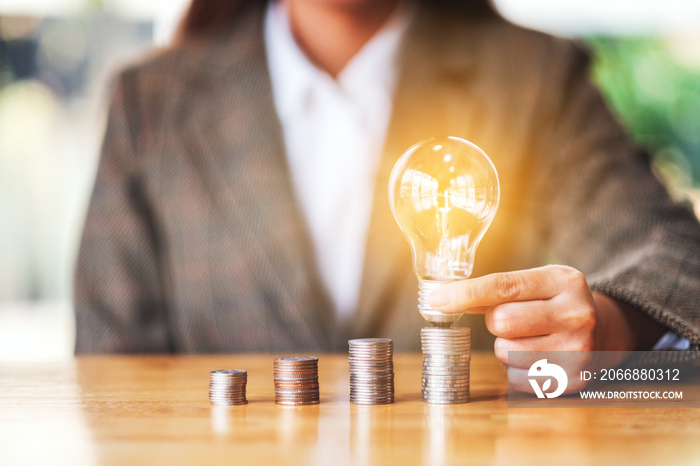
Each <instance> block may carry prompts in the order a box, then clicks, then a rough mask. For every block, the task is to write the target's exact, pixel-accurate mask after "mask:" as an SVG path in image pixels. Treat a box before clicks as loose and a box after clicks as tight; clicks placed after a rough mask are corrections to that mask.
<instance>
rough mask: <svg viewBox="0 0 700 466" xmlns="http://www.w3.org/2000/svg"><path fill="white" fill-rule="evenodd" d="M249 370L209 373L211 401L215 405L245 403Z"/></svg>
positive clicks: (246, 401)
mask: <svg viewBox="0 0 700 466" xmlns="http://www.w3.org/2000/svg"><path fill="white" fill-rule="evenodd" d="M247 382H248V372H246V371H239V370H226V371H211V372H210V373H209V401H210V402H211V403H212V404H215V405H223V406H228V405H244V404H246V403H248V400H246V397H245V387H246V383H247Z"/></svg>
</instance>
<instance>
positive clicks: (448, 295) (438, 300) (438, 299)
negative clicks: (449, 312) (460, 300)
mask: <svg viewBox="0 0 700 466" xmlns="http://www.w3.org/2000/svg"><path fill="white" fill-rule="evenodd" d="M428 302H429V303H430V306H431V307H444V306H447V305H448V304H450V303H451V302H452V290H449V289H447V290H446V289H444V288H438V289H437V290H435V291H433V292H432V293H430V296H429V297H428Z"/></svg>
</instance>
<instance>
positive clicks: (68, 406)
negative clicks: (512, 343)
mask: <svg viewBox="0 0 700 466" xmlns="http://www.w3.org/2000/svg"><path fill="white" fill-rule="evenodd" d="M317 356H319V358H320V361H319V380H320V386H321V404H320V405H316V406H306V407H281V406H277V405H275V404H274V389H273V382H272V360H273V358H274V356H272V355H254V356H242V355H236V356H225V357H223V356H216V357H201V356H175V357H168V356H164V357H118V356H104V357H79V358H76V359H75V360H72V361H69V362H62V363H52V364H3V365H0V464H1V465H19V464H32V465H34V464H37V465H43V464H46V465H56V464H67V465H81V464H119V465H140V464H164V465H165V464H167V465H206V464H235V465H242V464H270V465H279V464H300V465H313V464H319V465H329V466H336V465H344V464H358V465H367V464H400V465H411V464H426V465H427V464H430V465H442V464H467V463H469V464H503V465H520V464H533V465H538V466H540V465H545V464H562V465H575V464H591V465H593V464H595V465H598V464H616V465H620V466H621V465H628V464H630V465H637V464H670V465H683V464H696V465H697V464H700V410H698V409H582V408H578V409H574V408H566V409H513V408H511V409H509V408H508V407H507V399H506V374H505V371H504V369H503V368H502V367H501V365H500V364H499V363H498V362H497V361H496V360H495V358H494V357H493V355H490V354H475V355H474V356H473V359H472V382H471V386H472V392H471V393H472V402H471V403H469V404H464V405H451V406H434V405H428V404H425V403H423V402H422V401H421V400H420V370H421V369H420V368H421V363H420V356H419V355H396V356H395V372H396V403H395V404H393V405H386V406H357V405H351V404H350V403H349V401H348V399H349V385H348V373H347V371H348V368H347V356H346V355H317ZM224 368H227V369H232V368H240V369H247V370H248V399H249V401H250V403H249V404H248V405H245V406H234V407H213V406H211V405H210V404H209V402H208V399H207V390H208V388H207V387H208V382H209V371H210V370H213V369H224Z"/></svg>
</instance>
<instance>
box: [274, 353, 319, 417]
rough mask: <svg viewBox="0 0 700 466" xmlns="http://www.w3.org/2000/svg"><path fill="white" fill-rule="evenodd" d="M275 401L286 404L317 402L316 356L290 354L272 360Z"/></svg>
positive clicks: (298, 404)
mask: <svg viewBox="0 0 700 466" xmlns="http://www.w3.org/2000/svg"><path fill="white" fill-rule="evenodd" d="M274 378H275V403H277V404H278V405H286V406H302V405H315V404H318V403H319V399H320V397H319V391H318V358H312V357H304V356H291V357H284V358H276V359H275V362H274Z"/></svg>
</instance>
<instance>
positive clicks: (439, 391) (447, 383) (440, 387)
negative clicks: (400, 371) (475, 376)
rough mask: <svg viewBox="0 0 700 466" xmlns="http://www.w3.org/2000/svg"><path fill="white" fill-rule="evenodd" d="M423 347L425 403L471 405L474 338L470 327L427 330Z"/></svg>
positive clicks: (422, 342) (422, 336)
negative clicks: (470, 371)
mask: <svg viewBox="0 0 700 466" xmlns="http://www.w3.org/2000/svg"><path fill="white" fill-rule="evenodd" d="M420 338H421V346H422V348H423V401H425V402H428V403H433V404H456V403H468V402H469V363H470V361H471V351H472V350H471V339H470V336H469V329H468V328H438V327H426V328H423V329H421V332H420Z"/></svg>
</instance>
